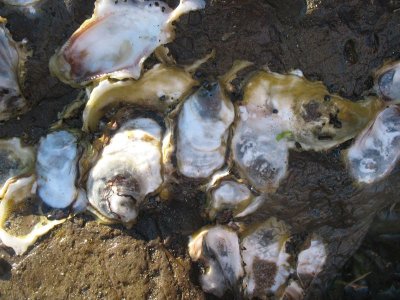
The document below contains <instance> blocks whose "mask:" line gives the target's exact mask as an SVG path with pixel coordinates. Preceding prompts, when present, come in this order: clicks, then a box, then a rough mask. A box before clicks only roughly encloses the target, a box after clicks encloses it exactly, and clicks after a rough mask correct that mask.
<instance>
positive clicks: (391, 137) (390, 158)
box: [346, 106, 400, 184]
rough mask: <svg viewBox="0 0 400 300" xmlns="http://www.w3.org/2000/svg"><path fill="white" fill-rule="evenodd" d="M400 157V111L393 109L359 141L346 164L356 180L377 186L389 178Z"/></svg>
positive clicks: (367, 130)
mask: <svg viewBox="0 0 400 300" xmlns="http://www.w3.org/2000/svg"><path fill="white" fill-rule="evenodd" d="M399 157H400V108H399V107H398V106H389V107H388V108H386V109H384V110H383V111H382V112H381V113H379V114H378V116H377V118H376V119H375V121H373V122H372V123H371V124H370V126H368V127H367V128H366V129H365V130H364V131H363V132H362V133H361V134H360V135H359V136H358V137H357V139H356V140H355V142H354V144H353V145H352V146H351V147H350V149H349V150H348V152H347V155H346V160H347V163H348V166H349V168H350V172H351V174H352V175H353V177H354V178H355V179H356V180H357V181H358V182H361V183H367V184H369V183H373V182H375V181H377V180H379V179H381V178H383V177H385V176H386V175H388V174H389V173H390V172H391V171H392V169H393V168H394V166H395V165H396V163H397V161H398V160H399Z"/></svg>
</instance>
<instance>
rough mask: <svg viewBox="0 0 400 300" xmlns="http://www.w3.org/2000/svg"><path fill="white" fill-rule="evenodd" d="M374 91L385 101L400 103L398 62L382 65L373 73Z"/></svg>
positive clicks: (399, 65)
mask: <svg viewBox="0 0 400 300" xmlns="http://www.w3.org/2000/svg"><path fill="white" fill-rule="evenodd" d="M374 77H375V87H374V88H375V91H376V92H377V93H378V95H379V96H380V97H381V98H382V99H383V100H385V101H396V102H399V101H400V62H399V61H397V62H392V63H389V64H386V65H384V66H383V67H382V68H380V69H379V70H378V71H376V72H375V76H374Z"/></svg>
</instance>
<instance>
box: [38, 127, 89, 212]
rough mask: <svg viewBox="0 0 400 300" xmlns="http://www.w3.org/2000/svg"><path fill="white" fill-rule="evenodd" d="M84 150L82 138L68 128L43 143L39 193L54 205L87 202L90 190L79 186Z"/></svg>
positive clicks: (53, 133)
mask: <svg viewBox="0 0 400 300" xmlns="http://www.w3.org/2000/svg"><path fill="white" fill-rule="evenodd" d="M81 152H82V151H81V149H80V148H79V146H78V138H77V137H76V136H75V135H74V134H73V133H71V132H68V131H64V130H61V131H55V132H52V133H49V134H48V135H47V136H46V137H44V138H42V139H41V140H40V143H39V148H38V154H37V162H36V174H37V194H38V195H39V197H40V198H41V199H42V200H43V202H45V203H46V204H47V205H49V206H50V207H53V208H66V207H68V206H70V205H71V204H73V203H74V202H75V201H78V202H85V199H86V193H85V192H84V190H82V189H80V188H77V187H76V182H77V181H78V177H79V173H78V172H79V166H78V164H79V159H80V157H81V154H82V153H81Z"/></svg>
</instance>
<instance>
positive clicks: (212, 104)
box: [176, 83, 235, 178]
mask: <svg viewBox="0 0 400 300" xmlns="http://www.w3.org/2000/svg"><path fill="white" fill-rule="evenodd" d="M234 116H235V110H234V107H233V104H232V103H231V101H230V99H229V98H228V97H227V96H226V95H225V92H224V90H223V88H222V87H221V86H220V84H218V83H214V84H210V85H208V86H207V87H205V86H202V87H200V89H199V90H197V91H196V92H195V93H194V94H193V95H191V96H190V97H189V98H187V99H186V100H185V102H184V103H183V106H182V110H181V111H180V114H179V118H178V124H177V145H176V148H177V150H176V158H177V162H178V169H179V171H180V173H181V174H183V175H185V176H187V177H191V178H207V177H209V176H211V175H212V174H213V173H214V172H215V171H216V170H218V169H220V168H221V167H222V166H223V165H224V163H225V157H226V149H227V147H226V145H227V140H228V134H229V128H230V126H231V124H232V123H233V119H234Z"/></svg>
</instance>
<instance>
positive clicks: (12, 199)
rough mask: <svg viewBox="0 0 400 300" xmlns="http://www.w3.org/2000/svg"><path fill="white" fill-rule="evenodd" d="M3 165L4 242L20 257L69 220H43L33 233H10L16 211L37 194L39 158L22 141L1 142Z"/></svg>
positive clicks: (0, 221) (0, 231)
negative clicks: (37, 159)
mask: <svg viewBox="0 0 400 300" xmlns="http://www.w3.org/2000/svg"><path fill="white" fill-rule="evenodd" d="M0 161H1V164H0V184H1V189H0V240H1V242H2V243H3V244H4V245H6V246H8V247H11V248H13V250H14V251H15V253H16V254H17V255H20V254H23V253H24V252H25V251H26V250H27V249H28V247H29V246H31V245H32V244H34V243H35V242H36V240H37V239H38V238H39V237H40V236H42V235H44V234H46V233H47V232H48V231H49V230H51V229H52V228H53V227H54V226H56V225H58V224H60V223H62V222H64V221H65V220H55V221H49V220H47V219H46V218H45V217H43V216H41V217H40V218H39V220H38V222H37V223H36V224H35V225H34V226H33V228H29V233H27V234H23V235H15V234H13V233H10V232H9V231H8V230H7V229H6V226H5V225H6V222H8V220H9V217H10V216H11V214H12V213H13V211H14V210H15V208H16V207H18V206H20V205H21V204H23V202H24V201H25V200H26V199H27V198H28V197H31V196H32V195H33V194H32V193H34V183H35V176H34V171H33V168H34V165H35V154H34V151H33V149H32V148H31V147H23V146H22V145H21V142H20V140H19V139H18V138H13V139H10V140H1V141H0Z"/></svg>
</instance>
